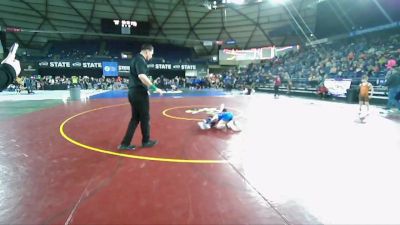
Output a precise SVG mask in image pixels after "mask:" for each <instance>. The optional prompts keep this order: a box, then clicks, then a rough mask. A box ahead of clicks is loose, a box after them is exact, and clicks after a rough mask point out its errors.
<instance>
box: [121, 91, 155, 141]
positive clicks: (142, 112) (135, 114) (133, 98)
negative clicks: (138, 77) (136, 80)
mask: <svg viewBox="0 0 400 225" xmlns="http://www.w3.org/2000/svg"><path fill="white" fill-rule="evenodd" d="M128 98H129V102H130V103H131V111H132V118H131V121H130V122H129V125H128V129H127V131H126V134H125V137H124V139H123V140H122V143H121V144H122V145H125V146H127V145H130V144H131V141H132V138H133V135H134V133H135V130H136V127H137V125H138V124H139V122H140V129H141V130H142V143H145V142H148V141H149V140H150V113H149V110H150V104H149V95H148V94H147V92H137V91H131V90H130V91H129V94H128Z"/></svg>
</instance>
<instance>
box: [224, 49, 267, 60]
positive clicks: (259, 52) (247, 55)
mask: <svg viewBox="0 0 400 225" xmlns="http://www.w3.org/2000/svg"><path fill="white" fill-rule="evenodd" d="M273 57H274V49H273V47H265V48H252V49H244V50H236V49H223V50H220V51H219V60H220V61H248V60H250V61H251V60H260V59H271V58H273Z"/></svg>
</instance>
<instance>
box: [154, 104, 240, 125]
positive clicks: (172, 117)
mask: <svg viewBox="0 0 400 225" xmlns="http://www.w3.org/2000/svg"><path fill="white" fill-rule="evenodd" d="M191 107H209V106H207V105H187V106H176V107H172V108H168V109H165V110H164V111H163V112H162V114H163V115H164V116H166V117H168V118H171V119H176V120H191V121H202V120H203V119H196V118H188V117H179V116H172V115H170V114H168V113H167V112H168V111H171V110H174V109H184V108H191ZM228 109H233V110H235V111H237V112H239V115H238V116H236V117H240V116H241V112H240V111H239V110H237V109H234V108H228Z"/></svg>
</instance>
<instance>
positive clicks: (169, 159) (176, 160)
mask: <svg viewBox="0 0 400 225" xmlns="http://www.w3.org/2000/svg"><path fill="white" fill-rule="evenodd" d="M123 105H128V103H127V104H118V105H111V106H105V107H100V108H96V109H91V110H87V111H84V112H81V113H78V114H76V115H73V116H71V117H69V118H68V119H66V120H64V121H63V122H62V123H61V125H60V134H61V136H62V137H63V138H65V139H66V140H67V141H69V142H70V143H72V144H74V145H77V146H79V147H82V148H84V149H87V150H91V151H95V152H100V153H104V154H109V155H115V156H121V157H126V158H133V159H140V160H150V161H159V162H170V163H195V164H211V163H214V164H215V163H228V161H226V160H200V159H199V160H196V159H175V158H160V157H150V156H140V155H130V154H123V153H118V152H114V151H110V150H106V149H101V148H96V147H93V146H89V145H85V144H83V143H80V142H78V141H76V140H74V139H72V138H71V137H69V136H68V135H67V134H66V133H65V132H64V127H65V125H66V124H67V123H68V122H69V121H71V120H72V119H74V118H76V117H78V116H82V115H84V114H86V113H90V112H94V111H98V110H102V109H107V108H112V107H118V106H123Z"/></svg>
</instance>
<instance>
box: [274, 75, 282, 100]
mask: <svg viewBox="0 0 400 225" xmlns="http://www.w3.org/2000/svg"><path fill="white" fill-rule="evenodd" d="M281 84H282V81H281V77H280V76H279V75H277V76H275V78H274V97H275V98H278V97H279V87H280V86H281Z"/></svg>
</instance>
